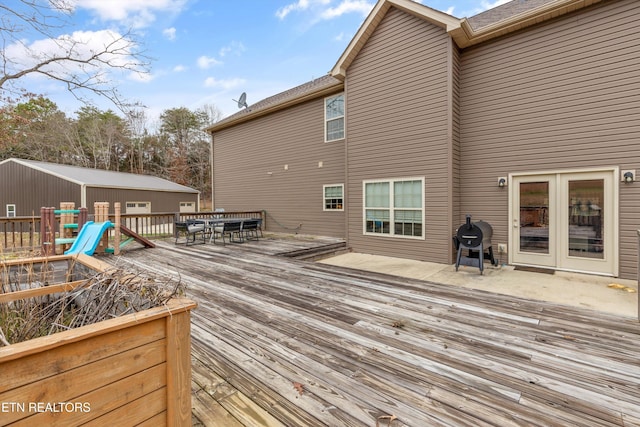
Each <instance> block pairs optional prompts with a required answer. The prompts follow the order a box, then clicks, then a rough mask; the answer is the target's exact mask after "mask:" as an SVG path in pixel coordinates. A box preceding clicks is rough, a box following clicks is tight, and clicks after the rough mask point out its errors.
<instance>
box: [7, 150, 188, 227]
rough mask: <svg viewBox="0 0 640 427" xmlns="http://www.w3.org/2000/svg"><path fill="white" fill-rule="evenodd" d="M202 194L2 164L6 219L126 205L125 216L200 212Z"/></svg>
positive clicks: (34, 164)
mask: <svg viewBox="0 0 640 427" xmlns="http://www.w3.org/2000/svg"><path fill="white" fill-rule="evenodd" d="M199 196H200V192H199V191H197V190H194V189H192V188H189V187H185V186H183V185H179V184H176V183H174V182H171V181H167V180H166V179H162V178H158V177H154V176H149V175H137V174H131V173H123V172H115V171H107V170H100V169H90V168H82V167H77V166H70V165H61V164H56V163H48V162H38V161H33V160H23V159H7V160H3V161H1V162H0V207H1V209H2V211H1V212H0V216H7V217H10V216H39V215H40V208H41V207H58V206H60V203H61V202H74V203H75V205H76V207H78V208H79V207H86V208H88V209H89V211H90V212H93V204H94V202H109V203H111V205H113V203H115V202H120V204H121V209H122V213H130V214H145V213H155V212H196V211H197V210H199Z"/></svg>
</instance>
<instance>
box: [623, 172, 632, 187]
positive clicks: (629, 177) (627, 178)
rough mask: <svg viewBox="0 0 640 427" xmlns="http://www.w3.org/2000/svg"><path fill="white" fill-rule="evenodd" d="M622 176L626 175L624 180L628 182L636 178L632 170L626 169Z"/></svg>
mask: <svg viewBox="0 0 640 427" xmlns="http://www.w3.org/2000/svg"><path fill="white" fill-rule="evenodd" d="M622 176H623V177H624V182H626V183H627V184H630V183H632V182H633V180H634V177H633V172H631V171H626V172H625V173H624V175H622Z"/></svg>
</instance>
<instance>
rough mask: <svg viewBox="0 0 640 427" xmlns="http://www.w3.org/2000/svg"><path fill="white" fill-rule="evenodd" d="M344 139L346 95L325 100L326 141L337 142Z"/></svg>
mask: <svg viewBox="0 0 640 427" xmlns="http://www.w3.org/2000/svg"><path fill="white" fill-rule="evenodd" d="M343 138H344V94H343V93H341V94H339V95H334V96H329V97H327V98H325V99H324V140H325V142H329V141H336V140H338V139H343Z"/></svg>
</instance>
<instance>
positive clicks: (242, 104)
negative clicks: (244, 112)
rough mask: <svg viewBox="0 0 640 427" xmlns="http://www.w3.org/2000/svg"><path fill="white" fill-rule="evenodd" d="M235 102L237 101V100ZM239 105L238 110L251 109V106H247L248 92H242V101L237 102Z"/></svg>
mask: <svg viewBox="0 0 640 427" xmlns="http://www.w3.org/2000/svg"><path fill="white" fill-rule="evenodd" d="M233 101H236V100H235V99H234V100H233ZM236 102H237V103H238V108H243V107H244V108H249V105H247V93H246V92H242V95H240V99H239V100H237V101H236Z"/></svg>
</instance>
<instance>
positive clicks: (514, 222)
mask: <svg viewBox="0 0 640 427" xmlns="http://www.w3.org/2000/svg"><path fill="white" fill-rule="evenodd" d="M513 228H518V220H517V219H514V220H513Z"/></svg>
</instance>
